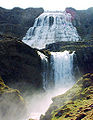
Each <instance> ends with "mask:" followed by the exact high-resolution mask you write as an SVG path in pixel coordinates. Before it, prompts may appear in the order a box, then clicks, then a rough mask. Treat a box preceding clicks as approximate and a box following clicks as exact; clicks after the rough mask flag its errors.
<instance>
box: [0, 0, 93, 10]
mask: <svg viewBox="0 0 93 120" xmlns="http://www.w3.org/2000/svg"><path fill="white" fill-rule="evenodd" d="M0 7H4V8H7V9H12V8H13V7H21V8H28V7H43V8H44V10H52V11H56V10H65V8H66V7H73V8H75V9H77V10H82V9H83V10H84V9H87V8H89V7H93V0H0Z"/></svg>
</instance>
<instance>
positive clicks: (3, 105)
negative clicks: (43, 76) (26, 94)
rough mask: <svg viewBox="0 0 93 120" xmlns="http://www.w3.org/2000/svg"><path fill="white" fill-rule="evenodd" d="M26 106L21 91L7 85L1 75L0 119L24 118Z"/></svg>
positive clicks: (18, 119) (20, 119)
mask: <svg viewBox="0 0 93 120" xmlns="http://www.w3.org/2000/svg"><path fill="white" fill-rule="evenodd" d="M25 117H26V107H25V103H24V100H23V98H22V96H21V95H20V92H19V91H18V90H16V89H12V88H9V87H8V86H6V85H5V84H4V82H3V80H2V78H1V77H0V119H2V120H6V119H7V120H23V118H25Z"/></svg>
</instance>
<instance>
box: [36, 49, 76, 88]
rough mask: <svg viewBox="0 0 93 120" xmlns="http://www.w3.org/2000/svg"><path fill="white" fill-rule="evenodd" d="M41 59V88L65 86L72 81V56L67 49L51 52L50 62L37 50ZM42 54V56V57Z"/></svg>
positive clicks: (71, 83)
mask: <svg viewBox="0 0 93 120" xmlns="http://www.w3.org/2000/svg"><path fill="white" fill-rule="evenodd" d="M38 54H39V55H40V57H41V59H42V66H43V67H42V69H43V72H42V76H43V88H44V89H45V90H48V89H51V88H54V89H58V88H67V87H69V86H72V85H73V83H74V76H73V56H74V52H72V53H71V54H70V53H69V51H64V52H51V57H50V62H48V59H47V57H46V56H45V55H43V54H42V53H40V52H38ZM42 56H43V57H42Z"/></svg>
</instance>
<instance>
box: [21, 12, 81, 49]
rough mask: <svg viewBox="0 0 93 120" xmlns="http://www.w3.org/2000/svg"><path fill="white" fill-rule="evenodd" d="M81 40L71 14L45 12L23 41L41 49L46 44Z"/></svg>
mask: <svg viewBox="0 0 93 120" xmlns="http://www.w3.org/2000/svg"><path fill="white" fill-rule="evenodd" d="M79 39H80V37H79V35H78V34H77V30H76V28H75V27H74V26H73V25H72V23H71V15H70V14H69V13H66V12H45V13H43V14H41V15H40V16H39V17H38V18H37V19H36V20H35V23H34V26H33V27H31V28H29V30H28V31H27V33H26V36H25V37H24V38H23V40H22V41H23V42H24V43H26V44H28V45H29V46H31V47H33V48H38V49H41V48H45V46H46V44H50V43H54V42H59V41H78V40H79Z"/></svg>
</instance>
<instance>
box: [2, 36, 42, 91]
mask: <svg viewBox="0 0 93 120" xmlns="http://www.w3.org/2000/svg"><path fill="white" fill-rule="evenodd" d="M41 71H42V70H41V59H40V56H39V55H38V54H37V50H36V49H32V48H31V47H29V46H27V45H26V44H24V43H23V42H20V41H18V40H17V39H16V40H15V39H13V38H12V39H9V38H8V40H4V41H3V40H1V41H0V75H1V76H2V78H3V80H4V82H5V84H7V85H9V86H10V87H11V86H12V87H13V88H17V89H20V90H27V89H29V90H32V89H39V88H42V76H41ZM22 92H23V91H22Z"/></svg>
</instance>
